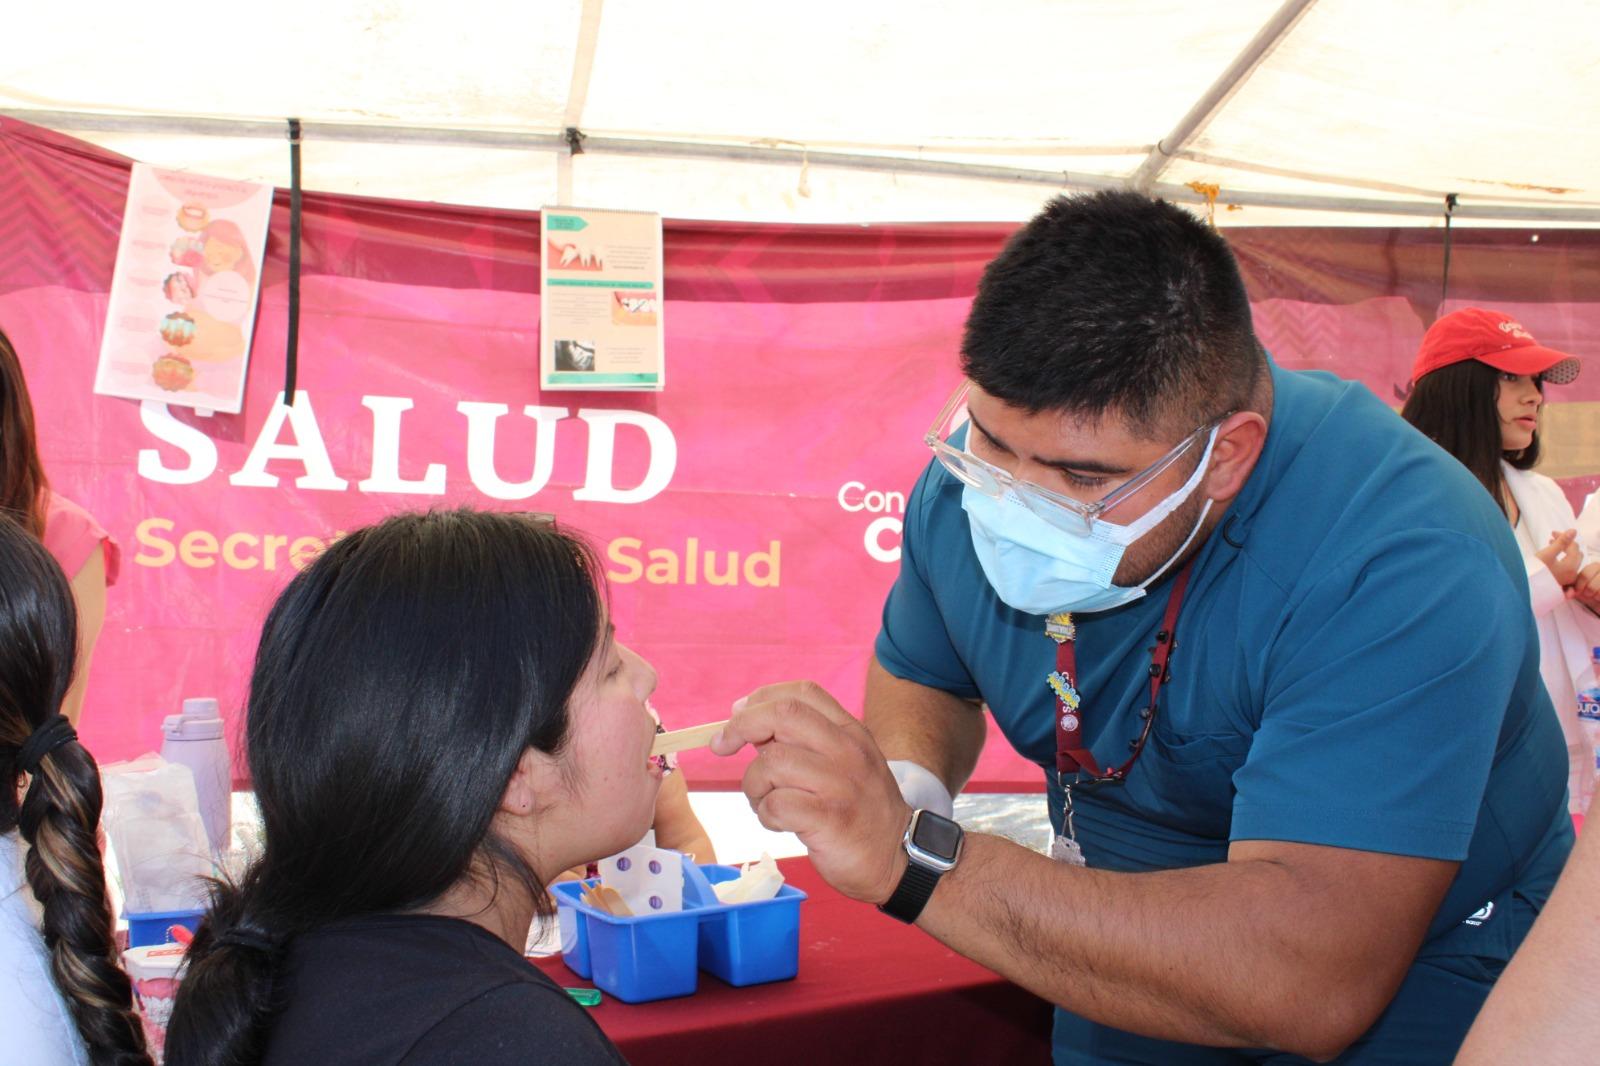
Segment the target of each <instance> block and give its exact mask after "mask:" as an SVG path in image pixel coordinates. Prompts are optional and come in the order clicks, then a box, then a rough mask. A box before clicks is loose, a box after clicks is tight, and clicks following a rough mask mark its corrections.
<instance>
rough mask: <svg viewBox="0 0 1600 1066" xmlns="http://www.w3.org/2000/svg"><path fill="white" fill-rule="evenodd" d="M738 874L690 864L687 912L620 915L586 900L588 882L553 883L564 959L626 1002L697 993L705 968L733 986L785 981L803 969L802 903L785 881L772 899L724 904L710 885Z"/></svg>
mask: <svg viewBox="0 0 1600 1066" xmlns="http://www.w3.org/2000/svg"><path fill="white" fill-rule="evenodd" d="M737 876H739V871H738V870H736V869H735V868H733V867H731V866H695V865H694V864H692V863H691V864H685V866H684V874H683V881H684V892H683V910H682V911H679V912H675V913H672V914H649V915H641V916H639V917H633V918H620V917H617V916H616V915H612V914H607V913H605V912H604V911H598V910H595V909H594V908H593V907H590V906H589V905H588V904H586V903H584V902H583V899H582V893H583V885H585V884H593V882H592V881H591V882H580V881H563V882H560V883H557V884H555V885H553V886H551V892H552V893H553V894H554V895H555V898H556V914H557V920H558V921H559V923H560V926H561V951H562V959H563V961H564V962H565V963H566V965H567V968H568V969H569V970H571V971H572V972H573V973H575V974H577V975H578V976H579V977H583V978H587V979H588V980H591V981H593V982H594V983H595V985H597V986H598V987H599V988H601V989H603V990H604V991H606V992H609V993H611V994H612V995H613V996H615V997H617V998H618V999H620V1000H622V1001H623V1002H624V1003H648V1002H650V1001H651V1000H657V999H671V998H673V997H676V996H688V995H692V994H693V993H694V991H695V989H696V988H697V987H698V984H699V971H700V970H706V971H708V972H710V973H712V974H714V975H715V976H717V977H719V978H721V979H722V980H723V981H726V982H727V983H728V984H730V985H735V986H739V987H743V986H745V985H754V984H763V983H765V982H768V981H784V980H788V979H789V978H792V977H794V976H795V974H796V973H798V972H799V969H800V901H801V900H803V899H805V898H806V894H805V893H804V892H801V891H800V890H799V889H797V888H793V887H791V886H789V885H784V886H783V887H782V888H781V889H779V890H778V895H777V896H776V897H775V898H773V899H770V900H760V901H758V902H755V903H722V902H719V901H718V900H717V898H716V895H715V893H714V892H712V890H711V885H712V884H714V883H716V882H719V881H729V880H732V879H733V878H735V877H737Z"/></svg>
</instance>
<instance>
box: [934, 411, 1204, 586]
mask: <svg viewBox="0 0 1600 1066" xmlns="http://www.w3.org/2000/svg"><path fill="white" fill-rule="evenodd" d="M1216 441H1217V429H1216V428H1215V427H1214V428H1213V429H1212V430H1211V436H1210V437H1209V438H1208V439H1207V440H1206V450H1205V454H1204V455H1202V456H1201V457H1200V465H1199V466H1197V467H1195V471H1194V473H1193V474H1191V475H1189V480H1188V481H1185V482H1184V483H1183V485H1182V486H1180V487H1179V488H1178V490H1177V491H1176V492H1174V493H1172V495H1170V496H1168V497H1167V498H1166V499H1164V500H1162V501H1161V502H1160V503H1158V504H1157V505H1156V506H1155V507H1153V508H1151V509H1150V510H1149V511H1148V512H1146V513H1145V514H1143V515H1141V516H1140V517H1139V518H1138V519H1137V520H1135V521H1134V522H1132V523H1130V524H1128V525H1125V526H1119V525H1114V524H1113V523H1111V522H1107V521H1104V520H1101V519H1097V520H1096V521H1095V523H1094V525H1093V527H1092V528H1091V529H1090V531H1089V533H1088V534H1087V535H1085V536H1078V535H1076V534H1073V533H1068V532H1066V531H1065V530H1062V529H1060V528H1058V527H1056V526H1054V525H1051V524H1050V523H1049V522H1047V521H1045V520H1044V519H1043V518H1040V517H1039V516H1038V515H1036V514H1034V513H1033V512H1032V511H1031V510H1029V509H1028V508H1027V507H1025V506H1023V505H1022V504H1021V503H1020V502H1018V501H1017V500H1015V499H1012V498H1011V493H1010V492H1008V493H1007V494H1006V495H1005V496H1002V497H1000V498H999V499H996V498H994V497H992V496H986V495H984V494H983V493H981V492H979V491H978V490H977V489H975V488H973V487H972V486H970V485H969V486H967V487H966V488H965V490H964V491H963V492H962V493H961V508H962V510H964V511H966V512H967V525H968V526H969V527H971V530H972V549H973V551H974V552H976V553H977V556H978V564H979V565H980V566H982V567H983V574H984V576H985V577H987V578H988V579H989V584H990V585H991V586H993V588H994V591H995V594H996V595H997V596H999V597H1000V599H1001V600H1003V601H1004V602H1005V603H1006V604H1007V605H1008V606H1010V607H1013V608H1015V609H1017V610H1019V611H1023V612H1025V613H1027V614H1039V615H1044V614H1051V613H1053V612H1055V611H1075V612H1083V613H1088V612H1093V611H1109V610H1110V609H1111V608H1113V607H1121V606H1122V605H1123V604H1125V603H1132V602H1133V601H1134V600H1137V599H1139V598H1141V597H1142V596H1144V594H1145V588H1146V587H1147V586H1149V585H1150V584H1151V583H1153V582H1154V581H1155V580H1156V579H1157V578H1159V577H1160V576H1161V575H1162V574H1164V573H1166V572H1167V569H1168V568H1169V567H1171V566H1172V564H1173V563H1174V562H1176V561H1177V560H1178V559H1179V558H1181V557H1182V555H1183V553H1184V552H1185V551H1186V550H1187V549H1188V547H1189V545H1190V543H1191V542H1193V540H1194V538H1195V536H1196V534H1198V533H1199V532H1200V527H1201V526H1202V525H1204V524H1205V520H1206V515H1207V514H1208V513H1209V512H1210V510H1211V502H1212V501H1211V500H1209V499H1208V500H1206V503H1205V506H1204V507H1202V508H1201V509H1200V517H1199V518H1197V519H1195V523H1194V528H1193V529H1191V530H1189V535H1188V537H1186V538H1184V541H1183V543H1182V544H1181V545H1179V546H1178V550H1177V551H1175V552H1173V553H1172V555H1171V557H1170V558H1168V559H1167V561H1166V562H1164V563H1162V564H1161V566H1160V568H1159V569H1157V570H1156V572H1155V573H1153V574H1151V575H1150V576H1149V577H1147V578H1145V580H1143V581H1141V582H1140V583H1139V584H1137V585H1134V586H1132V587H1125V586H1122V585H1116V584H1113V583H1112V578H1113V577H1115V576H1116V573H1117V567H1118V565H1120V564H1121V562H1122V556H1123V554H1124V553H1125V552H1126V551H1127V550H1128V546H1129V545H1131V544H1133V543H1134V542H1135V541H1137V540H1138V539H1139V538H1140V537H1142V536H1144V535H1145V534H1146V533H1148V532H1150V531H1151V530H1152V529H1154V528H1155V527H1156V526H1158V525H1160V524H1161V522H1162V521H1163V520H1164V519H1165V518H1166V517H1167V516H1168V515H1170V514H1172V512H1174V511H1176V510H1177V509H1178V508H1179V507H1181V506H1182V505H1183V502H1184V501H1185V500H1187V499H1188V498H1189V497H1190V496H1192V495H1193V494H1194V490H1195V489H1196V488H1198V487H1199V485H1200V482H1201V480H1202V479H1203V478H1204V477H1205V472H1206V468H1207V466H1208V465H1209V463H1210V460H1211V447H1212V445H1214V444H1215V443H1216Z"/></svg>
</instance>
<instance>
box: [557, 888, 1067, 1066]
mask: <svg viewBox="0 0 1600 1066" xmlns="http://www.w3.org/2000/svg"><path fill="white" fill-rule="evenodd" d="M778 865H779V868H780V869H782V870H783V876H784V877H785V878H786V879H787V881H788V882H789V884H791V885H793V886H794V887H796V888H798V889H801V890H802V891H804V892H805V893H806V895H807V896H808V897H810V898H809V899H807V900H806V901H805V902H804V903H802V904H801V905H800V973H799V976H797V977H796V978H795V979H794V980H792V981H778V982H774V983H772V984H765V985H751V986H749V987H748V988H733V987H731V986H729V985H725V984H723V983H722V982H721V981H719V980H718V979H717V978H715V977H713V976H711V975H710V974H708V973H706V972H704V971H701V973H700V984H699V991H697V992H696V993H695V994H694V995H692V996H688V997H686V998H682V999H664V1000H659V1001H657V1002H655V1003H637V1004H628V1003H623V1002H621V1001H619V1000H617V999H614V998H612V997H611V996H606V997H605V1001H604V1002H603V1003H601V1005H600V1006H598V1007H595V1008H592V1009H591V1014H592V1015H593V1017H594V1019H595V1021H597V1022H599V1023H600V1028H601V1029H603V1030H605V1032H606V1035H607V1036H609V1037H610V1038H611V1039H612V1040H613V1041H614V1042H615V1043H616V1045H617V1046H618V1047H619V1048H621V1049H622V1054H623V1055H624V1056H626V1057H627V1059H628V1061H629V1062H630V1063H633V1064H634V1066H669V1064H670V1066H676V1064H683V1066H707V1064H709V1063H719V1062H737V1061H741V1060H742V1059H743V1058H744V1057H746V1056H748V1057H749V1059H750V1061H753V1062H759V1063H761V1064H762V1066H787V1064H790V1063H793V1064H795V1066H801V1064H804V1066H816V1064H818V1063H832V1062H840V1063H844V1062H848V1063H858V1062H859V1063H875V1062H884V1063H900V1062H915V1063H918V1064H919V1066H932V1064H937V1063H962V1064H968V1063H986V1062H995V1063H1006V1064H1007V1066H1012V1064H1015V1066H1026V1064H1030V1063H1038V1064H1044V1063H1048V1062H1049V1061H1050V1005H1049V1004H1047V1003H1046V1002H1045V1001H1044V1000H1042V999H1040V998H1039V997H1037V996H1035V995H1034V994H1033V993H1031V992H1028V991H1027V990H1025V989H1023V988H1019V987H1018V986H1016V985H1014V984H1012V983H1011V982H1010V981H1007V980H1006V979H1005V978H1003V977H1000V976H998V975H997V974H995V973H994V972H993V971H991V970H988V969H985V968H984V967H982V966H980V965H978V964H977V963H975V962H972V961H971V960H969V959H965V958H963V957H961V956H960V955H957V954H956V953H955V952H953V951H951V950H950V949H949V948H947V947H945V946H944V945H943V944H940V943H939V942H938V941H937V940H934V939H933V938H932V937H930V936H928V935H927V934H925V933H923V932H921V931H920V930H918V929H915V928H913V927H911V926H907V925H902V924H901V923H900V922H897V921H895V920H894V919H893V918H890V917H889V916H888V915H885V914H880V913H879V912H878V910H877V908H875V907H869V906H867V905H866V904H864V903H857V902H855V901H854V900H849V899H846V898H845V897H844V896H841V895H840V894H839V893H837V892H835V891H834V890H833V889H831V888H829V887H828V886H827V885H826V884H825V883H824V882H823V880H822V878H821V877H820V876H818V874H817V872H816V870H814V869H813V868H812V866H811V863H810V861H809V860H807V859H803V858H801V859H784V860H782V861H780V862H779V864H778ZM534 962H535V964H536V965H537V966H539V967H540V968H541V969H542V970H544V972H545V973H547V974H549V975H550V976H551V977H552V978H554V979H555V981H556V983H558V984H561V985H565V986H567V987H569V988H571V987H585V988H587V987H592V985H591V983H590V982H588V981H583V980H580V979H579V978H578V976H577V975H576V974H574V973H573V972H572V971H571V970H569V969H567V968H566V966H565V965H563V964H562V962H561V956H560V955H553V956H550V957H549V958H545V959H537V960H534Z"/></svg>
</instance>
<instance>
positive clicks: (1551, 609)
mask: <svg viewBox="0 0 1600 1066" xmlns="http://www.w3.org/2000/svg"><path fill="white" fill-rule="evenodd" d="M1500 468H1501V471H1502V472H1503V473H1504V474H1505V479H1506V488H1507V489H1509V490H1510V492H1511V498H1512V499H1514V500H1516V501H1517V509H1518V510H1519V511H1521V512H1522V516H1521V521H1520V525H1519V526H1518V528H1517V530H1516V533H1517V541H1518V544H1519V545H1520V546H1521V548H1522V558H1523V562H1524V563H1525V564H1527V568H1528V592H1529V593H1530V594H1531V596H1532V600H1533V616H1534V620H1535V622H1537V624H1538V627H1539V673H1540V675H1541V676H1542V677H1543V678H1544V684H1545V688H1546V689H1548V690H1549V692H1550V702H1551V703H1552V704H1554V705H1555V709H1556V716H1557V717H1558V718H1559V719H1560V720H1561V734H1562V736H1563V737H1565V738H1566V741H1567V773H1568V776H1567V789H1568V804H1569V806H1570V808H1571V810H1572V811H1573V813H1575V814H1581V813H1583V811H1584V810H1585V809H1587V808H1588V806H1589V799H1590V797H1591V796H1593V795H1594V790H1595V749H1594V744H1593V742H1592V741H1590V739H1589V737H1588V735H1587V734H1586V733H1585V732H1584V730H1583V728H1582V727H1581V726H1580V724H1579V721H1578V693H1579V692H1580V691H1582V690H1583V689H1586V688H1589V687H1590V686H1592V685H1594V684H1596V679H1595V674H1594V669H1593V666H1592V665H1591V658H1590V657H1591V655H1592V652H1593V649H1594V648H1596V647H1600V618H1596V617H1595V616H1594V615H1593V614H1592V613H1590V612H1589V610H1588V609H1587V608H1585V607H1583V606H1582V605H1581V604H1578V603H1575V602H1574V601H1572V600H1569V599H1567V595H1566V590H1565V589H1563V588H1562V587H1561V586H1560V585H1559V584H1558V583H1557V582H1556V579H1555V575H1553V574H1552V573H1550V570H1549V568H1548V567H1546V566H1545V565H1544V563H1543V562H1541V561H1540V560H1539V559H1538V558H1536V557H1535V556H1534V554H1533V553H1534V552H1536V551H1539V550H1542V549H1543V548H1544V547H1545V546H1546V545H1548V544H1549V543H1550V535H1551V534H1552V533H1556V532H1559V531H1560V530H1564V529H1574V528H1577V526H1578V520H1577V518H1576V516H1574V515H1573V513H1572V504H1570V503H1568V502H1567V496H1566V493H1564V492H1562V491H1561V486H1560V485H1557V484H1556V483H1555V482H1554V481H1552V480H1550V479H1549V478H1547V477H1545V476H1544V475H1543V474H1535V473H1533V472H1532V471H1530V470H1517V469H1515V468H1514V467H1511V466H1509V465H1507V464H1505V463H1502V464H1501V467H1500ZM1585 510H1586V511H1587V510H1588V508H1587V507H1586V508H1585ZM1596 520H1597V522H1600V511H1597V512H1596ZM1595 561H1600V553H1596V554H1591V549H1590V548H1589V546H1588V545H1587V544H1586V545H1585V555H1584V565H1588V564H1589V563H1591V562H1595Z"/></svg>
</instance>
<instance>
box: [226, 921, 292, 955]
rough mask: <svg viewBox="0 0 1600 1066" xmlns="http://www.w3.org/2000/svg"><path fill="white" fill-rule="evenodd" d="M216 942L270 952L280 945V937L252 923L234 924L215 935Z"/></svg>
mask: <svg viewBox="0 0 1600 1066" xmlns="http://www.w3.org/2000/svg"><path fill="white" fill-rule="evenodd" d="M217 943H218V944H219V945H221V944H226V945H228V946H229V947H235V948H245V949H247V950H249V951H264V952H266V953H268V954H271V953H272V952H274V951H277V950H278V948H279V947H280V946H282V938H281V937H276V936H273V935H272V934H271V933H269V932H267V931H266V930H265V929H259V928H257V927H255V926H253V925H242V924H241V925H236V926H234V927H233V928H232V929H229V930H228V931H227V932H226V933H223V934H222V935H221V936H219V937H217Z"/></svg>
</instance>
